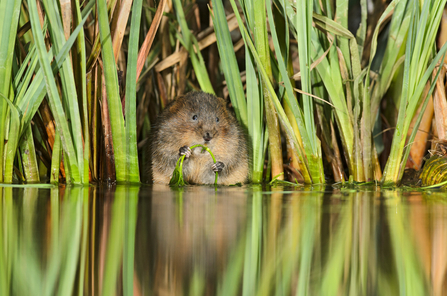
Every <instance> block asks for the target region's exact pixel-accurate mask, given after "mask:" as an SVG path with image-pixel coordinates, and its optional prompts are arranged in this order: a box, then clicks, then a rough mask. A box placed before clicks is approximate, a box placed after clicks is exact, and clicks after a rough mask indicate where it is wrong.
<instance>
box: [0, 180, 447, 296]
mask: <svg viewBox="0 0 447 296" xmlns="http://www.w3.org/2000/svg"><path fill="white" fill-rule="evenodd" d="M0 200H1V202H0V213H1V219H0V240H1V241H0V295H122V294H123V295H130V294H134V295H224V296H226V295H250V296H251V295H418V296H420V295H446V294H447V292H446V291H447V252H446V247H447V223H446V222H447V221H446V220H447V204H446V202H445V201H446V200H447V199H446V195H445V193H441V192H422V193H421V192H400V191H391V190H388V191H386V190H382V191H381V192H379V191H374V190H368V189H362V190H343V191H341V190H339V189H333V188H331V187H325V188H317V189H314V191H304V190H302V189H301V190H297V189H293V188H264V191H262V188H261V187H258V186H253V187H224V188H219V189H217V191H216V190H215V189H214V188H212V187H204V186H198V187H197V186H196V187H187V188H185V189H183V190H173V189H171V188H169V187H165V186H154V187H141V188H138V187H125V186H118V187H90V188H68V187H67V188H53V189H37V188H26V189H23V188H22V189H17V188H15V189H12V188H0Z"/></svg>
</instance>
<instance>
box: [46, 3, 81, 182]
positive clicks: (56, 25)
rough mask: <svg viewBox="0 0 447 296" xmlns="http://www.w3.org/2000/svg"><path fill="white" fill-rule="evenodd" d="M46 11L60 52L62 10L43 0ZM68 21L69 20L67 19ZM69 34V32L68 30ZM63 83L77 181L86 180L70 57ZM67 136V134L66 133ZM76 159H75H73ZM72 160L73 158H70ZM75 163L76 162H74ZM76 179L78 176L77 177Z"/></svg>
mask: <svg viewBox="0 0 447 296" xmlns="http://www.w3.org/2000/svg"><path fill="white" fill-rule="evenodd" d="M43 4H44V7H45V13H46V16H47V17H48V20H49V24H50V26H49V32H50V37H51V41H52V44H53V47H54V50H55V52H59V51H60V50H61V49H62V47H63V45H64V43H65V42H66V38H65V35H64V27H63V24H62V23H61V19H60V12H59V8H58V5H57V4H56V3H55V0H43ZM66 21H67V20H66ZM67 35H68V32H67ZM60 74H61V83H62V90H61V92H62V96H61V97H62V100H63V102H64V104H65V105H64V106H65V107H66V109H65V114H66V117H67V120H68V122H69V123H70V124H69V130H70V134H71V137H72V141H73V146H74V150H75V153H76V160H77V162H76V164H77V166H78V173H79V178H78V180H77V182H83V181H84V158H83V152H84V151H83V145H82V133H80V132H79V129H80V128H81V127H82V124H81V117H80V113H79V103H78V94H77V91H76V84H75V80H74V73H73V67H72V64H71V62H70V60H69V59H65V60H64V62H63V63H62V67H61V68H60ZM64 136H65V137H66V136H67V135H64ZM73 160H74V159H73ZM70 161H71V160H70ZM72 165H74V164H72ZM75 180H76V178H75Z"/></svg>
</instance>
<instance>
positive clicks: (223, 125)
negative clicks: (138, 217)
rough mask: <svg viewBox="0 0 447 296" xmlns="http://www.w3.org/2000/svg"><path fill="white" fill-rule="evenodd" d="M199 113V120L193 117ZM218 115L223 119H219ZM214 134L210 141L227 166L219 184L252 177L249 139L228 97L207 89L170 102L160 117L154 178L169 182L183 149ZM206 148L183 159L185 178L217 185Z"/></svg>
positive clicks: (155, 139)
mask: <svg viewBox="0 0 447 296" xmlns="http://www.w3.org/2000/svg"><path fill="white" fill-rule="evenodd" d="M194 115H197V117H198V118H197V120H193V116H194ZM216 117H217V118H219V122H216ZM207 132H208V133H209V134H210V135H212V139H211V140H210V141H209V143H207V146H208V147H209V148H210V150H211V152H212V153H213V154H214V156H215V158H216V160H217V161H221V162H223V163H224V165H225V167H224V168H223V169H222V171H221V172H220V173H219V178H218V184H222V185H230V184H235V183H245V182H246V181H247V177H248V152H247V140H246V137H245V135H244V132H243V130H242V128H241V127H240V126H239V124H238V122H237V120H236V118H235V116H234V114H233V112H232V111H231V110H229V109H228V108H227V107H226V102H225V100H224V99H221V98H216V97H215V96H213V95H211V94H207V93H204V92H190V93H188V94H186V95H185V96H182V97H179V98H177V100H176V101H174V102H173V103H171V104H170V105H168V106H167V107H166V108H165V110H164V111H163V112H162V113H161V114H160V116H159V117H158V120H157V123H156V125H155V126H154V128H153V130H152V133H153V136H152V143H151V151H152V155H151V156H152V157H151V158H152V178H153V181H154V182H156V183H164V184H168V183H169V180H170V179H171V176H172V172H173V171H174V168H175V165H176V162H177V160H178V159H179V157H180V155H179V149H180V148H181V147H183V146H188V147H191V146H193V145H195V144H205V140H204V135H205V134H206V133H207ZM201 151H202V148H201V147H197V148H194V149H193V151H192V153H191V156H190V157H189V158H185V160H184V162H183V178H184V179H185V181H186V182H188V183H192V184H213V183H214V177H215V173H214V172H213V170H212V168H211V166H212V165H213V160H212V158H211V156H210V155H209V153H208V152H205V153H201Z"/></svg>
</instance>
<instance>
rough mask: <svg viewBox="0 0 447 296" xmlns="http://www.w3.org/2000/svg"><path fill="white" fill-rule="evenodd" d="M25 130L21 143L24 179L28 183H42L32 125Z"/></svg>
mask: <svg viewBox="0 0 447 296" xmlns="http://www.w3.org/2000/svg"><path fill="white" fill-rule="evenodd" d="M24 129H25V132H24V134H23V136H22V139H21V141H20V152H21V156H22V165H23V171H24V177H25V180H26V182H27V183H30V182H31V183H37V182H39V181H40V177H39V168H38V166H37V157H36V148H35V146H34V140H33V132H32V130H31V124H29V125H28V127H25V128H24Z"/></svg>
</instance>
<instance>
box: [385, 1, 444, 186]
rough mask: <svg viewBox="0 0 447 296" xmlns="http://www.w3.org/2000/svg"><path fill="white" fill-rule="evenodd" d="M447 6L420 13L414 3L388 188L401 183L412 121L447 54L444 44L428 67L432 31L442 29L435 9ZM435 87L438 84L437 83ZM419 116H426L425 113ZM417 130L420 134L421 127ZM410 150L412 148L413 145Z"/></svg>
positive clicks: (429, 4) (434, 4) (429, 5)
mask: <svg viewBox="0 0 447 296" xmlns="http://www.w3.org/2000/svg"><path fill="white" fill-rule="evenodd" d="M445 3H446V0H438V1H436V0H432V1H425V2H424V4H423V7H422V10H421V12H419V3H418V1H412V3H411V4H412V5H413V9H412V12H411V13H412V19H413V20H414V22H413V24H412V25H411V26H410V29H409V32H408V37H407V44H406V54H405V64H404V77H403V84H402V96H401V100H400V106H399V114H398V119H397V126H396V131H395V133H394V137H393V142H392V145H391V152H390V157H389V158H388V161H387V163H386V166H385V170H384V174H383V179H382V182H383V183H385V184H396V183H399V182H400V178H401V176H402V172H401V171H403V169H404V166H405V164H403V163H402V162H403V160H404V159H406V157H408V155H407V154H404V148H405V143H406V136H407V134H408V129H409V127H410V124H411V120H412V119H413V116H414V114H415V112H416V110H417V109H418V107H419V104H420V103H421V95H422V92H423V89H424V87H425V84H426V82H427V80H428V79H429V78H430V75H431V74H432V71H433V69H434V68H435V66H436V64H437V63H438V61H439V60H440V59H441V57H442V56H443V55H444V54H445V52H446V50H447V44H444V46H443V47H442V48H441V50H440V51H439V52H438V54H437V55H436V57H435V58H434V59H433V60H432V61H431V63H430V64H429V66H428V67H427V66H426V65H427V61H428V59H429V58H430V57H431V56H432V52H433V51H432V50H433V44H434V37H433V36H431V35H430V34H434V31H432V28H433V27H436V26H438V25H439V21H440V17H441V15H442V9H441V10H436V9H435V8H439V7H444V5H445ZM435 35H436V34H435ZM422 45H423V46H422ZM433 83H436V81H434V82H433ZM419 116H422V113H420V115H419ZM418 121H420V119H419V120H418ZM413 128H414V129H415V130H417V129H418V125H415V126H414V127H413ZM408 146H411V142H410V143H409V144H408Z"/></svg>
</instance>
